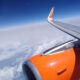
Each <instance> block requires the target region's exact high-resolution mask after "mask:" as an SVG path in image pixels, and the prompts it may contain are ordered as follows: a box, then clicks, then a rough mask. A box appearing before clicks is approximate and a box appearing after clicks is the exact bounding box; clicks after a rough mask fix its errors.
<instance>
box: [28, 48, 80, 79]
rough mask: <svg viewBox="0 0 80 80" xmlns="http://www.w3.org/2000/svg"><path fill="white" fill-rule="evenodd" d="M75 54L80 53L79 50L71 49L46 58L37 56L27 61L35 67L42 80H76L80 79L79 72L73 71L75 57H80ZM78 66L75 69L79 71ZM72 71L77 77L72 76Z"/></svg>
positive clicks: (79, 61)
mask: <svg viewBox="0 0 80 80" xmlns="http://www.w3.org/2000/svg"><path fill="white" fill-rule="evenodd" d="M77 53H80V48H72V49H69V50H66V51H64V52H60V53H55V54H52V55H48V56H45V55H42V56H40V55H41V54H39V55H36V56H34V57H32V58H30V59H29V60H30V61H31V62H32V63H33V64H34V65H35V66H36V68H37V69H38V71H39V73H40V75H41V77H42V79H43V80H77V79H78V78H79V77H80V71H78V70H76V69H75V65H76V64H75V62H76V55H79V56H80V54H77ZM78 59H79V58H78ZM78 63H80V59H79V60H78ZM78 63H77V64H78ZM78 66H79V67H77V66H76V67H77V68H78V69H80V64H78ZM74 69H75V71H76V73H77V75H78V76H77V75H76V74H74ZM74 78H75V79H74Z"/></svg>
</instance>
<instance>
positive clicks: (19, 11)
mask: <svg viewBox="0 0 80 80" xmlns="http://www.w3.org/2000/svg"><path fill="white" fill-rule="evenodd" d="M52 6H55V11H54V19H55V20H58V19H63V18H70V17H78V16H80V0H0V29H1V28H7V27H16V26H25V25H29V24H35V23H40V22H45V21H46V20H47V16H48V14H49V12H50V10H51V7H52Z"/></svg>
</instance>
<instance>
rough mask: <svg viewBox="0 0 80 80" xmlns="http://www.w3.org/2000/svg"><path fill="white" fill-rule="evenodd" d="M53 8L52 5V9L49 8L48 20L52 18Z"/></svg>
mask: <svg viewBox="0 0 80 80" xmlns="http://www.w3.org/2000/svg"><path fill="white" fill-rule="evenodd" d="M54 8H55V7H54V6H53V7H52V9H51V11H50V14H49V16H48V21H51V20H53V13H54Z"/></svg>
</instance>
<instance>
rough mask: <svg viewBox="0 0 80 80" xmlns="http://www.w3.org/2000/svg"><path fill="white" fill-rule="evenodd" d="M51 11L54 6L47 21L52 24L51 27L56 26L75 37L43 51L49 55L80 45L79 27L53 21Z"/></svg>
mask: <svg viewBox="0 0 80 80" xmlns="http://www.w3.org/2000/svg"><path fill="white" fill-rule="evenodd" d="M53 12H54V7H52V9H51V12H50V14H49V16H48V22H49V23H50V24H51V25H53V27H56V28H57V29H59V30H61V31H63V32H65V33H67V34H69V35H71V36H73V37H75V38H74V40H70V41H68V42H66V43H63V44H61V45H58V46H56V47H53V48H50V49H48V50H46V51H45V52H43V54H45V55H50V54H51V53H57V52H60V51H65V50H67V49H70V48H72V47H79V46H80V27H78V26H74V25H70V24H65V23H62V22H58V21H54V20H53Z"/></svg>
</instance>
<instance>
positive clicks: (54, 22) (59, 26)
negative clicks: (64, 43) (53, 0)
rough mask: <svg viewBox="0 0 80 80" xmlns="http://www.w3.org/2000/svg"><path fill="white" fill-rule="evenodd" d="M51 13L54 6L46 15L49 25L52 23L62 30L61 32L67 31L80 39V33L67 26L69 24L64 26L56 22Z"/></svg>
mask: <svg viewBox="0 0 80 80" xmlns="http://www.w3.org/2000/svg"><path fill="white" fill-rule="evenodd" d="M53 13H54V7H52V9H51V12H50V14H49V16H48V22H49V23H50V24H51V25H53V26H54V27H56V28H58V29H59V30H61V31H63V32H65V33H67V34H69V35H71V36H73V37H75V38H77V39H80V33H79V32H77V31H76V30H73V29H71V28H69V25H68V27H66V26H63V25H59V24H57V23H58V22H57V21H54V20H53ZM70 27H71V26H70Z"/></svg>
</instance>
